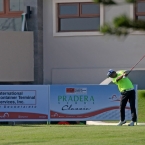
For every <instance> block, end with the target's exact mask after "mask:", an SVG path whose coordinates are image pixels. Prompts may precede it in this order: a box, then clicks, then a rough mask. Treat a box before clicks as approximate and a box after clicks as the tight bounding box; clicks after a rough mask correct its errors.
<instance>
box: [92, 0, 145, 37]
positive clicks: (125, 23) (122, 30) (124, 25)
mask: <svg viewBox="0 0 145 145" xmlns="http://www.w3.org/2000/svg"><path fill="white" fill-rule="evenodd" d="M94 2H95V3H101V4H103V5H118V3H116V2H115V1H113V0H94ZM136 2H137V0H124V3H136ZM133 30H138V31H139V30H141V31H145V21H144V20H136V19H130V18H129V17H128V16H127V15H126V14H122V15H120V16H118V17H116V18H114V20H113V22H112V23H111V24H109V23H105V24H104V26H101V32H102V33H104V34H111V35H118V36H120V35H127V34H129V33H130V32H131V31H133Z"/></svg>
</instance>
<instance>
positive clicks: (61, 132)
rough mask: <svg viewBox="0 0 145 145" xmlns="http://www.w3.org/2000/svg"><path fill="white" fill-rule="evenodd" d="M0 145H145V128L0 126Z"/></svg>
mask: <svg viewBox="0 0 145 145" xmlns="http://www.w3.org/2000/svg"><path fill="white" fill-rule="evenodd" d="M0 128H1V129H0V130H1V132H0V144H1V145H42V144H43V145H118V144H119V145H135V144H137V145H144V144H145V133H144V132H145V126H134V127H129V126H85V125H81V126H79V125H66V126H63V125H62V126H57V125H39V126H37V125H33V126H32V125H21V126H0Z"/></svg>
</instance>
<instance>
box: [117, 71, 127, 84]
mask: <svg viewBox="0 0 145 145" xmlns="http://www.w3.org/2000/svg"><path fill="white" fill-rule="evenodd" d="M127 75H128V73H127V72H124V73H123V74H122V75H121V76H119V77H118V78H117V79H116V81H117V82H118V81H120V80H121V79H122V78H123V77H127Z"/></svg>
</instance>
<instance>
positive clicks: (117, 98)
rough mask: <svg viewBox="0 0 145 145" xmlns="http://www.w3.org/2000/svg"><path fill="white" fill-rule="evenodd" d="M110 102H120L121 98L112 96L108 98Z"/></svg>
mask: <svg viewBox="0 0 145 145" xmlns="http://www.w3.org/2000/svg"><path fill="white" fill-rule="evenodd" d="M109 99H110V100H111V101H112V102H118V101H120V100H121V97H117V96H116V95H112V96H111V97H110V98H109Z"/></svg>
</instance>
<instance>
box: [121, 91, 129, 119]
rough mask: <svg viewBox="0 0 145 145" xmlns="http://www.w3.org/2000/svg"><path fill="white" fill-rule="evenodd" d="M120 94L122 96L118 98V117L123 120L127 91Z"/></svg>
mask: <svg viewBox="0 0 145 145" xmlns="http://www.w3.org/2000/svg"><path fill="white" fill-rule="evenodd" d="M121 94H122V97H121V100H120V118H121V121H124V120H125V107H126V104H127V101H128V95H127V92H124V93H121Z"/></svg>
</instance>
